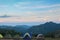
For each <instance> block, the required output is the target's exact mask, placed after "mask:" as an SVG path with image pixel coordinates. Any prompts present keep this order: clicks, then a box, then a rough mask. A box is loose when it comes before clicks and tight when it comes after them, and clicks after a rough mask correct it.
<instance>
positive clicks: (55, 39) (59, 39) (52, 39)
mask: <svg viewBox="0 0 60 40" xmlns="http://www.w3.org/2000/svg"><path fill="white" fill-rule="evenodd" d="M0 40H14V39H4V38H3V39H0ZM15 40H17V39H15ZM20 40H23V39H20ZM32 40H37V39H36V38H32ZM45 40H60V38H45Z"/></svg>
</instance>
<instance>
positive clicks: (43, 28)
mask: <svg viewBox="0 0 60 40" xmlns="http://www.w3.org/2000/svg"><path fill="white" fill-rule="evenodd" d="M0 28H2V29H3V28H4V29H8V30H15V31H17V32H21V33H25V32H29V33H33V34H40V33H42V34H47V33H49V32H54V31H56V30H60V24H57V23H54V22H46V23H44V24H40V25H35V26H32V27H31V26H27V25H16V26H7V25H0Z"/></svg>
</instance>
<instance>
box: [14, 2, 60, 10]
mask: <svg viewBox="0 0 60 40" xmlns="http://www.w3.org/2000/svg"><path fill="white" fill-rule="evenodd" d="M35 4H36V3H35ZM35 4H34V3H32V2H18V3H16V4H14V7H16V8H19V9H27V10H28V9H45V8H56V7H60V4H52V5H43V4H42V5H41V4H38V3H37V5H35Z"/></svg>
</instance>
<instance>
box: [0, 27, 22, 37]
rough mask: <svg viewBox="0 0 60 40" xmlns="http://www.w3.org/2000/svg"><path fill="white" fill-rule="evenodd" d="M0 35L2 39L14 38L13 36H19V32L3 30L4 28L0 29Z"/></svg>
mask: <svg viewBox="0 0 60 40" xmlns="http://www.w3.org/2000/svg"><path fill="white" fill-rule="evenodd" d="M0 34H1V35H2V36H3V37H5V38H6V37H9V36H10V37H14V36H17V35H18V36H20V34H21V33H20V32H16V31H15V30H10V29H4V28H0Z"/></svg>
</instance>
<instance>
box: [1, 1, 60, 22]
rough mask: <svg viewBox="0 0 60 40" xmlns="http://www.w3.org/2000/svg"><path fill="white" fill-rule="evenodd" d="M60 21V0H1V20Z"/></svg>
mask: <svg viewBox="0 0 60 40" xmlns="http://www.w3.org/2000/svg"><path fill="white" fill-rule="evenodd" d="M48 21H54V22H60V0H0V22H48Z"/></svg>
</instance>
